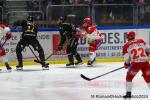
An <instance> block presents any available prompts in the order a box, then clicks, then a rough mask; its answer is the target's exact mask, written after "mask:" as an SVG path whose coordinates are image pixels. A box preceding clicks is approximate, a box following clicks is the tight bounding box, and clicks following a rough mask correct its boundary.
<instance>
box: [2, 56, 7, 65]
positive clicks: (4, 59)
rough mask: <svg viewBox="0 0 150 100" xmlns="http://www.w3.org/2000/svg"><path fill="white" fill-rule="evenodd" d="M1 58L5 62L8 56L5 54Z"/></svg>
mask: <svg viewBox="0 0 150 100" xmlns="http://www.w3.org/2000/svg"><path fill="white" fill-rule="evenodd" d="M2 59H3V62H4V63H5V62H8V58H7V56H6V55H4V56H2Z"/></svg>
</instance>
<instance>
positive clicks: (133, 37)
mask: <svg viewBox="0 0 150 100" xmlns="http://www.w3.org/2000/svg"><path fill="white" fill-rule="evenodd" d="M126 36H127V39H129V40H130V39H135V32H133V31H130V32H127V33H126Z"/></svg>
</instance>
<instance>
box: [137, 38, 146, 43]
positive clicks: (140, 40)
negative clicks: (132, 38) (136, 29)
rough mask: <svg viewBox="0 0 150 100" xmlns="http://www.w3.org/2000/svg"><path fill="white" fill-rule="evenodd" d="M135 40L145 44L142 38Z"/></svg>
mask: <svg viewBox="0 0 150 100" xmlns="http://www.w3.org/2000/svg"><path fill="white" fill-rule="evenodd" d="M136 41H137V42H138V43H144V44H145V41H144V40H143V39H136Z"/></svg>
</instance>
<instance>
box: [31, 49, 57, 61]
mask: <svg viewBox="0 0 150 100" xmlns="http://www.w3.org/2000/svg"><path fill="white" fill-rule="evenodd" d="M57 51H58V50H56V51H55V52H53V53H51V54H50V55H49V56H48V57H47V58H46V59H45V60H48V59H49V58H50V57H51V56H52V55H54V54H55V53H56V52H57ZM34 62H36V63H40V61H39V60H34Z"/></svg>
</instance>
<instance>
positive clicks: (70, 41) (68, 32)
mask: <svg viewBox="0 0 150 100" xmlns="http://www.w3.org/2000/svg"><path fill="white" fill-rule="evenodd" d="M75 17H76V16H75V15H67V16H66V17H61V18H60V42H59V44H58V50H62V48H63V46H64V44H65V42H66V43H67V49H66V52H67V55H68V60H69V63H68V64H66V67H73V66H74V65H80V64H82V59H81V57H80V54H79V53H78V52H77V46H78V37H77V36H76V27H75V25H74V21H75ZM74 57H75V58H76V59H77V62H74Z"/></svg>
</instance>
